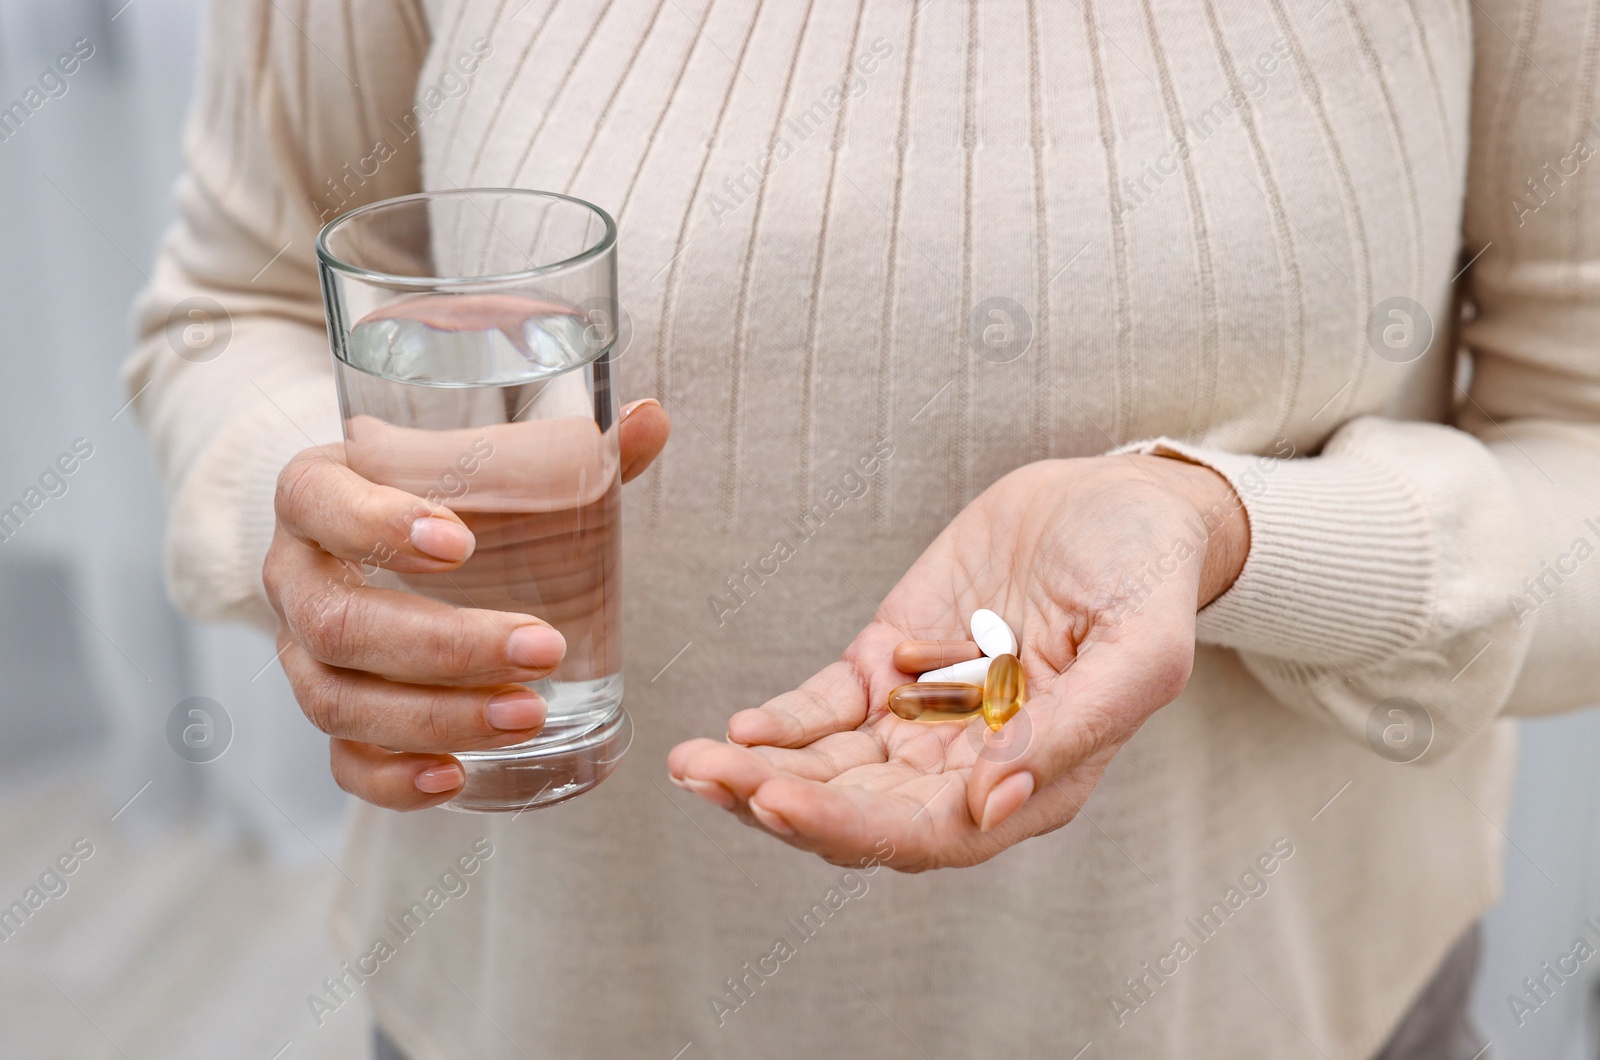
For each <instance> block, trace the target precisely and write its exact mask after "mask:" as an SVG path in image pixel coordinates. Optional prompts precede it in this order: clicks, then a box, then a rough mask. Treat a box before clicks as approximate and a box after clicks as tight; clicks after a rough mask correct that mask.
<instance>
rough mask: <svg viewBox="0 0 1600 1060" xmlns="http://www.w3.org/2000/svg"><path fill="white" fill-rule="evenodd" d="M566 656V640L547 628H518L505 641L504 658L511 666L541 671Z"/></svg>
mask: <svg viewBox="0 0 1600 1060" xmlns="http://www.w3.org/2000/svg"><path fill="white" fill-rule="evenodd" d="M565 654H567V638H565V637H563V636H562V635H561V634H560V633H557V632H556V631H555V630H553V629H551V628H550V627H549V626H520V627H518V628H517V629H515V630H512V632H511V636H510V638H509V639H507V641H506V658H507V659H509V660H510V661H511V665H512V666H531V667H535V668H537V669H543V668H545V667H548V666H554V665H556V664H557V663H559V662H560V661H561V657H562V656H564V655H565Z"/></svg>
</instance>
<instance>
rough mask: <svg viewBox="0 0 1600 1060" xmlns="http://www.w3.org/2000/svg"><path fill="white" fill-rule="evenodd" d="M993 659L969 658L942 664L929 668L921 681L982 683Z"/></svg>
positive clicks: (920, 678) (919, 679)
mask: <svg viewBox="0 0 1600 1060" xmlns="http://www.w3.org/2000/svg"><path fill="white" fill-rule="evenodd" d="M992 662H994V660H993V659H968V660H967V661H966V662H958V663H956V664H955V665H954V666H941V667H939V669H937V670H929V671H928V672H927V673H925V674H923V675H922V676H921V677H919V678H917V680H918V681H919V682H921V681H955V682H957V683H959V684H963V685H981V684H983V678H984V675H986V674H987V673H988V672H989V664H990V663H992Z"/></svg>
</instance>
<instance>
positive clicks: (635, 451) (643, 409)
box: [619, 398, 672, 482]
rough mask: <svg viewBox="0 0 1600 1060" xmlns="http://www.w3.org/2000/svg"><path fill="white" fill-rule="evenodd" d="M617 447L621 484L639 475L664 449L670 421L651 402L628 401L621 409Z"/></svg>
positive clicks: (658, 403) (657, 404) (655, 401)
mask: <svg viewBox="0 0 1600 1060" xmlns="http://www.w3.org/2000/svg"><path fill="white" fill-rule="evenodd" d="M621 431H622V433H621V437H620V439H619V444H620V445H621V446H622V481H624V482H627V481H628V480H629V479H631V478H633V477H635V476H637V475H639V474H640V473H641V472H643V471H644V469H645V468H647V467H649V466H650V464H651V462H652V461H654V460H655V458H656V457H658V456H660V455H661V450H662V449H664V448H666V445H667V436H668V435H669V434H671V433H672V421H671V420H670V419H669V418H668V417H667V411H666V409H663V408H662V407H661V402H659V401H657V400H656V399H655V398H641V399H640V400H638V401H631V402H629V403H628V404H627V405H625V406H624V407H623V409H622V427H621Z"/></svg>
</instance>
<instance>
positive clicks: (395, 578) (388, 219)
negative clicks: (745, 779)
mask: <svg viewBox="0 0 1600 1060" xmlns="http://www.w3.org/2000/svg"><path fill="white" fill-rule="evenodd" d="M616 253H617V238H616V225H615V224H614V223H613V222H612V220H611V218H610V217H609V216H608V215H607V214H606V213H605V211H604V210H601V209H600V208H599V207H596V206H592V205H590V204H589V203H586V202H583V201H581V200H579V199H574V198H571V197H569V196H565V195H556V194H553V193H547V192H537V191H524V190H518V189H507V188H494V189H465V190H461V189H458V190H453V191H441V192H428V193H425V194H421V195H408V196H405V197H403V198H398V199H389V200H385V201H383V202H379V203H374V204H372V205H369V206H364V207H361V208H359V209H356V210H352V211H351V212H350V213H347V214H345V215H343V216H342V217H339V218H337V219H335V220H334V221H332V222H330V223H329V224H328V225H327V226H326V227H325V228H323V230H322V232H321V234H320V235H319V236H318V238H317V258H318V263H319V264H318V267H319V271H320V273H321V278H322V293H323V301H324V306H325V308H326V310H327V319H328V338H329V341H330V343H331V345H332V347H333V360H334V375H335V378H336V380H337V383H338V389H339V404H340V409H341V411H342V413H343V417H344V436H345V453H346V458H347V460H348V462H349V464H350V467H351V468H352V469H353V470H354V471H356V472H357V473H358V474H360V475H361V476H362V477H364V478H366V479H368V480H369V481H372V482H377V483H382V484H384V485H388V486H394V487H397V488H399V489H402V490H405V491H407V492H409V493H413V494H415V495H416V496H418V497H420V498H422V499H423V500H424V501H425V502H426V504H427V505H442V506H445V507H448V508H450V509H451V510H452V511H454V512H455V513H456V514H457V515H459V516H460V517H461V519H462V520H463V521H464V522H465V523H466V524H467V526H468V527H470V528H471V530H472V532H473V534H474V535H475V536H476V537H477V542H478V543H477V549H476V551H474V552H473V554H472V557H471V558H470V559H468V560H467V562H466V563H464V564H462V566H460V567H459V568H457V569H456V570H453V571H449V572H446V573H442V574H395V573H393V572H390V571H383V570H380V569H378V568H379V567H380V566H381V564H382V562H383V560H384V558H385V557H384V556H382V555H381V554H377V553H376V550H375V554H374V556H373V557H371V560H370V562H368V563H364V564H363V573H365V574H366V575H367V576H368V580H369V582H370V583H371V584H375V585H382V586H386V587H389V588H399V589H406V590H409V591H412V592H417V593H422V594H424V595H427V596H430V597H433V598H434V599H437V600H443V601H446V602H448V603H451V604H455V605H457V606H461V607H469V608H483V609H487V610H493V611H513V612H522V613H524V614H528V615H534V616H537V617H538V618H540V619H543V620H544V621H546V622H548V623H549V624H550V625H552V626H554V627H555V628H556V629H558V630H560V631H561V634H562V635H563V636H564V637H565V638H566V641H567V654H566V657H565V659H564V660H563V661H562V663H561V666H560V668H559V669H557V670H556V672H555V673H553V674H552V675H551V676H550V677H548V678H546V679H545V680H542V681H536V682H533V683H532V684H531V685H530V687H531V688H533V690H534V691H536V692H538V693H539V694H540V695H542V696H543V697H544V699H545V702H546V703H547V704H548V707H549V712H548V717H547V719H546V721H545V725H544V728H543V730H541V731H540V733H539V734H538V735H537V736H536V737H534V738H533V739H531V740H529V741H527V742H525V743H521V744H517V745H515V746H512V747H504V748H499V749H496V750H492V751H463V752H457V753H456V755H455V757H456V758H457V759H459V760H460V762H461V765H462V767H463V768H464V769H465V771H466V776H467V779H466V784H465V786H464V787H463V788H462V790H461V792H460V793H459V794H458V795H457V796H456V797H455V798H454V799H452V800H450V801H449V802H448V803H446V804H445V805H446V806H447V807H448V808H450V809H456V810H468V811H482V812H493V811H520V810H524V809H529V808H532V807H537V806H543V805H548V804H550V803H553V802H559V801H561V800H563V799H568V798H571V797H573V796H574V795H578V794H580V793H581V792H584V791H587V790H588V789H589V788H592V787H594V786H595V785H596V784H598V783H600V782H601V781H602V780H604V779H605V778H606V777H607V776H608V775H610V773H611V772H612V770H613V769H615V768H616V764H617V761H618V759H619V758H621V756H622V753H623V752H624V751H625V750H627V746H628V742H629V739H630V738H631V735H632V729H631V727H630V723H629V721H628V715H627V712H626V711H624V710H623V709H622V656H621V650H620V648H621V645H620V620H621V613H622V597H621V593H620V590H619V583H618V562H619V559H620V551H621V547H620V546H621V537H620V531H621V526H620V519H621V483H622V478H621V463H620V456H619V450H618V442H617V434H618V426H617V419H618V409H617V396H616V392H615V390H614V389H613V387H612V380H611V356H612V348H613V346H614V344H615V340H616V320H617V307H616ZM418 514H421V512H418ZM399 529H401V531H402V533H403V532H404V528H399Z"/></svg>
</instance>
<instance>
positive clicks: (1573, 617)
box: [1130, 0, 1600, 753]
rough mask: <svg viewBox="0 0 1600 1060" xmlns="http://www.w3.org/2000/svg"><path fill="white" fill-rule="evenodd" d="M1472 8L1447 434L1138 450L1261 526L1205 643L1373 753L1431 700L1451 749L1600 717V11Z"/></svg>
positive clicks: (1369, 420) (1376, 431) (1425, 426)
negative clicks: (1299, 449)
mask: <svg viewBox="0 0 1600 1060" xmlns="http://www.w3.org/2000/svg"><path fill="white" fill-rule="evenodd" d="M1473 13H1474V18H1475V20H1476V23H1475V26H1474V32H1475V70H1474V75H1473V76H1474V85H1473V99H1472V128H1471V143H1472V148H1471V153H1470V158H1469V170H1468V183H1467V202H1466V208H1465V214H1464V218H1463V236H1462V241H1463V247H1464V248H1465V249H1464V253H1465V254H1469V255H1470V254H1473V253H1478V252H1480V251H1481V256H1480V257H1479V258H1478V259H1477V261H1476V263H1474V264H1473V265H1472V266H1471V268H1470V271H1469V273H1468V276H1467V278H1466V279H1464V280H1463V281H1462V282H1464V283H1465V284H1466V287H1465V290H1464V292H1463V293H1464V295H1465V296H1466V299H1467V301H1468V303H1469V316H1468V323H1467V324H1466V325H1465V327H1464V329H1463V330H1462V331H1461V333H1460V337H1461V339H1462V342H1463V345H1464V350H1463V352H1464V353H1465V354H1466V355H1467V357H1468V359H1469V361H1468V364H1469V367H1470V382H1469V383H1468V384H1467V385H1466V387H1465V389H1464V390H1463V389H1460V388H1459V387H1458V388H1457V391H1456V394H1455V398H1456V400H1455V403H1454V404H1455V408H1456V413H1455V415H1454V417H1453V420H1452V422H1451V423H1449V424H1446V425H1439V424H1431V423H1416V422H1402V421H1396V420H1392V419H1384V418H1379V417H1362V418H1359V419H1355V420H1352V421H1350V422H1348V423H1346V424H1344V425H1343V426H1342V427H1341V428H1340V429H1339V430H1338V431H1337V432H1336V433H1334V434H1333V436H1332V437H1331V438H1330V439H1329V440H1328V442H1327V444H1326V445H1325V446H1324V447H1323V450H1322V452H1321V453H1320V455H1317V456H1315V457H1310V458H1303V457H1302V458H1290V459H1280V458H1279V456H1278V455H1257V456H1242V455H1238V454H1231V453H1223V452H1217V451H1213V450H1209V449H1206V448H1203V447H1197V446H1191V445H1187V444H1183V443H1180V442H1174V441H1171V440H1168V439H1158V440H1154V441H1149V442H1143V443H1137V445H1136V446H1135V447H1136V448H1139V449H1142V450H1143V451H1147V452H1157V453H1165V454H1168V455H1174V456H1180V457H1184V458H1187V459H1191V460H1194V461H1196V462H1199V463H1202V464H1206V465H1208V466H1210V467H1212V468H1213V469H1215V470H1217V471H1218V472H1220V473H1221V474H1222V475H1224V476H1225V477H1226V478H1228V479H1229V481H1230V482H1231V483H1232V484H1233V486H1234V488H1235V491H1236V492H1237V493H1238V494H1239V496H1240V498H1241V499H1242V501H1243V502H1244V507H1245V509H1246V512H1247V513H1248V515H1249V519H1250V527H1251V538H1252V540H1251V548H1250V555H1249V557H1248V559H1247V561H1246V563H1245V566H1244V569H1243V572H1242V573H1241V575H1240V577H1239V579H1238V581H1237V582H1236V583H1235V584H1234V585H1233V587H1232V588H1231V589H1230V590H1229V591H1228V592H1226V593H1224V594H1223V595H1222V596H1221V597H1219V598H1218V599H1217V600H1215V601H1214V602H1213V603H1212V604H1211V605H1209V606H1208V607H1206V608H1205V609H1204V610H1202V612H1201V613H1200V616H1199V622H1198V629H1197V636H1198V639H1199V640H1200V641H1201V642H1202V643H1206V644H1212V645H1218V646H1223V647H1228V648H1233V649H1236V650H1237V651H1238V653H1239V655H1240V658H1241V659H1242V661H1243V663H1244V665H1245V666H1246V667H1247V668H1248V669H1249V670H1250V671H1251V672H1252V673H1253V674H1254V675H1255V677H1256V678H1257V679H1258V680H1260V681H1261V682H1262V683H1263V684H1264V685H1265V686H1266V687H1267V688H1268V689H1270V690H1271V691H1272V692H1273V694H1274V695H1275V696H1276V697H1277V698H1278V699H1279V700H1280V701H1281V702H1283V703H1285V704H1287V705H1288V706H1290V707H1292V708H1294V709H1297V710H1300V711H1303V712H1306V713H1308V714H1311V715H1314V716H1316V717H1319V718H1322V719H1324V720H1327V721H1329V722H1331V723H1333V724H1336V725H1338V726H1340V727H1342V728H1344V729H1346V730H1348V731H1349V732H1350V734H1351V735H1353V736H1355V737H1356V738H1358V739H1366V738H1367V733H1368V728H1367V727H1368V721H1369V718H1370V717H1372V716H1373V714H1374V711H1375V710H1376V709H1377V708H1378V705H1379V704H1381V703H1383V702H1384V701H1386V700H1390V699H1392V698H1395V697H1404V698H1406V699H1409V700H1412V701H1414V702H1415V703H1416V704H1419V705H1421V706H1422V707H1423V708H1424V710H1426V712H1427V714H1428V716H1429V718H1430V719H1431V722H1432V725H1433V745H1434V750H1435V753H1442V752H1446V751H1448V750H1450V749H1451V748H1452V747H1454V746H1457V745H1459V744H1460V743H1462V742H1463V741H1465V740H1467V739H1470V738H1471V737H1473V736H1474V735H1476V734H1477V733H1479V732H1481V731H1482V730H1483V729H1485V728H1486V727H1487V726H1489V725H1490V724H1491V723H1492V722H1493V721H1494V720H1495V719H1496V718H1497V717H1499V716H1500V715H1501V714H1503V713H1514V714H1537V713H1547V712H1553V711H1559V710H1565V709H1571V708H1575V707H1581V706H1585V705H1588V704H1591V703H1596V702H1600V651H1596V650H1595V646H1594V643H1593V640H1594V633H1593V631H1594V630H1595V629H1597V628H1600V559H1597V558H1595V557H1596V555H1597V553H1600V176H1596V175H1595V174H1593V173H1590V172H1589V167H1600V124H1596V123H1594V119H1595V117H1596V116H1597V115H1600V93H1597V92H1596V82H1597V74H1600V70H1597V68H1596V63H1597V60H1596V58H1595V52H1594V49H1592V48H1581V49H1580V48H1578V47H1577V46H1576V44H1575V42H1576V41H1578V40H1579V39H1588V40H1591V41H1592V40H1594V39H1595V38H1596V33H1597V31H1600V23H1597V22H1596V21H1595V20H1596V19H1597V17H1600V16H1596V15H1594V14H1593V13H1592V12H1591V11H1590V10H1589V9H1588V5H1587V4H1585V3H1584V2H1583V0H1532V2H1531V3H1528V4H1524V5H1520V6H1519V5H1517V4H1514V3H1511V2H1509V0H1488V2H1485V3H1479V4H1474V5H1473ZM1449 330H1450V329H1448V328H1446V327H1443V326H1441V327H1440V328H1439V333H1440V334H1441V335H1447V334H1448V333H1449ZM1130 448H1133V447H1130Z"/></svg>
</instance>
